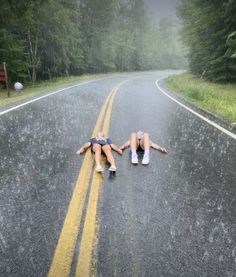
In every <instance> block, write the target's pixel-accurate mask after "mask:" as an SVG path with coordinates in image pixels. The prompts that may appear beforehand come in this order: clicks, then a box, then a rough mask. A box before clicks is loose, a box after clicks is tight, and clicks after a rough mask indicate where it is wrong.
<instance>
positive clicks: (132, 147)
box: [130, 133, 138, 164]
mask: <svg viewBox="0 0 236 277" xmlns="http://www.w3.org/2000/svg"><path fill="white" fill-rule="evenodd" d="M137 147H138V140H137V134H136V133H131V135H130V150H131V162H132V164H137V163H138V155H137V152H136V150H137Z"/></svg>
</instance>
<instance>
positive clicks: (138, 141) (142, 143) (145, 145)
mask: <svg viewBox="0 0 236 277" xmlns="http://www.w3.org/2000/svg"><path fill="white" fill-rule="evenodd" d="M129 146H130V150H131V162H132V163H133V164H137V163H138V153H139V152H141V153H143V159H142V164H144V165H147V164H149V160H150V158H149V149H150V147H152V148H154V149H156V150H158V151H160V152H162V153H165V154H166V153H167V151H166V149H165V148H163V147H161V146H160V145H158V144H156V143H154V142H152V141H151V140H150V138H149V134H148V133H145V132H143V131H138V132H133V133H131V134H130V139H129V140H128V141H126V142H125V143H124V144H123V145H122V146H121V147H120V149H121V150H122V151H123V150H125V148H127V147H129Z"/></svg>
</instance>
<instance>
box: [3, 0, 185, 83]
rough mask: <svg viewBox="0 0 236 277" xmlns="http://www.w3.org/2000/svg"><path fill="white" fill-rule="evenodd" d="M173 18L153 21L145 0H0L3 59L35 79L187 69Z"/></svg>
mask: <svg viewBox="0 0 236 277" xmlns="http://www.w3.org/2000/svg"><path fill="white" fill-rule="evenodd" d="M183 53H184V50H183V47H182V45H181V44H180V42H179V40H178V27H177V26H176V22H175V21H174V20H171V19H165V18H164V19H162V20H161V21H160V23H159V24H152V23H150V22H149V20H148V18H147V17H146V15H145V9H144V3H143V0H25V1H18V0H2V1H1V9H0V62H3V61H5V62H6V63H7V66H8V71H9V75H10V79H11V80H12V81H15V80H19V81H24V82H32V83H35V82H36V81H37V80H45V79H50V78H53V77H58V76H65V75H76V74H82V73H88V72H94V73H95V72H96V73H97V72H112V71H135V70H151V69H166V68H183V67H184V66H185V65H186V60H184V59H183V56H184V54H183Z"/></svg>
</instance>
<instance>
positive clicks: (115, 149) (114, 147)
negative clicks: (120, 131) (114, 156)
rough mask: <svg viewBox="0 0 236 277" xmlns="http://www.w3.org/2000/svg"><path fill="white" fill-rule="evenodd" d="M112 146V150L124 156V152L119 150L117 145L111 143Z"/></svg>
mask: <svg viewBox="0 0 236 277" xmlns="http://www.w3.org/2000/svg"><path fill="white" fill-rule="evenodd" d="M110 146H111V149H112V150H114V151H116V152H117V153H119V154H120V155H122V154H123V151H122V150H121V149H120V148H118V147H117V146H116V145H115V144H113V143H111V144H110Z"/></svg>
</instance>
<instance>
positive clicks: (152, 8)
mask: <svg viewBox="0 0 236 277" xmlns="http://www.w3.org/2000/svg"><path fill="white" fill-rule="evenodd" d="M144 3H145V6H146V9H147V12H148V14H149V15H151V17H163V16H173V15H175V7H176V6H177V5H178V4H179V3H180V0H144Z"/></svg>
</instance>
